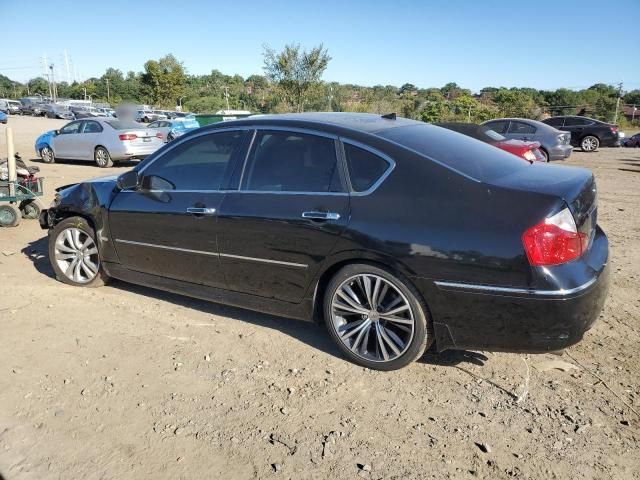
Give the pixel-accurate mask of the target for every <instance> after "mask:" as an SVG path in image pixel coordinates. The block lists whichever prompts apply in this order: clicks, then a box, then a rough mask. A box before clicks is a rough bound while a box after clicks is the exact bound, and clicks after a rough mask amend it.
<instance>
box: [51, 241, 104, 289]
mask: <svg viewBox="0 0 640 480" xmlns="http://www.w3.org/2000/svg"><path fill="white" fill-rule="evenodd" d="M54 256H55V261H56V263H57V265H58V267H59V268H60V271H61V272H62V273H64V275H65V277H67V278H68V279H69V280H71V281H73V282H76V283H89V282H90V281H91V280H93V279H94V278H96V275H98V271H99V269H100V259H99V257H98V247H96V244H95V242H94V240H93V238H91V236H90V235H89V234H87V233H86V232H84V231H83V230H80V229H79V228H66V229H64V230H62V231H61V232H60V233H59V234H58V238H56V243H55V247H54Z"/></svg>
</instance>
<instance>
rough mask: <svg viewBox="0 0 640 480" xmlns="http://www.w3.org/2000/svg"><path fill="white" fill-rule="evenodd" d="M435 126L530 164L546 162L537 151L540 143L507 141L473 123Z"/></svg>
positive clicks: (450, 123) (448, 123)
mask: <svg viewBox="0 0 640 480" xmlns="http://www.w3.org/2000/svg"><path fill="white" fill-rule="evenodd" d="M435 125H437V126H439V127H442V128H446V129H449V130H453V131H455V132H458V133H462V134H464V135H467V136H468V137H473V138H475V139H476V140H480V141H482V142H485V143H490V144H491V145H493V146H494V147H498V148H499V149H501V150H505V151H507V152H509V153H513V154H514V155H516V156H518V157H520V158H523V159H525V160H527V161H528V162H530V163H533V162H546V161H547V160H546V158H545V156H544V155H543V154H542V152H540V150H539V149H540V142H525V141H523V140H509V139H508V138H505V137H503V136H502V135H500V134H499V133H496V132H494V131H493V130H491V129H490V128H488V127H485V126H483V125H476V124H475V123H460V122H446V123H436V124H435Z"/></svg>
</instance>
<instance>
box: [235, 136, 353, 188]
mask: <svg viewBox="0 0 640 480" xmlns="http://www.w3.org/2000/svg"><path fill="white" fill-rule="evenodd" d="M253 145H254V146H253V147H252V152H251V155H250V156H249V161H248V163H247V166H246V173H245V178H246V180H245V181H244V188H245V189H246V190H260V191H276V192H335V191H341V190H342V189H341V185H340V174H339V170H338V160H337V157H336V149H335V143H334V141H333V140H332V139H330V138H326V137H320V136H316V135H307V134H303V133H292V132H270V131H259V132H258V133H257V135H256V138H255V140H254V144H253Z"/></svg>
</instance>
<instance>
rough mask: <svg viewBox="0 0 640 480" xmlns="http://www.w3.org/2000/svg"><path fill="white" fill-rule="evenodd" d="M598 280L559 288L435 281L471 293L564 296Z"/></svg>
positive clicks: (448, 288) (439, 285)
mask: <svg viewBox="0 0 640 480" xmlns="http://www.w3.org/2000/svg"><path fill="white" fill-rule="evenodd" d="M597 280H598V277H593V278H592V279H590V280H589V281H587V282H585V283H583V284H582V285H578V286H577V287H574V288H569V289H566V290H565V289H559V290H537V289H530V288H516V287H498V286H494V285H476V284H471V283H458V282H445V281H440V280H437V281H435V282H434V283H435V284H436V286H437V287H438V288H441V289H442V290H456V291H457V290H460V291H466V290H470V291H471V292H470V293H473V292H484V293H492V292H493V293H502V294H517V295H531V296H541V297H564V296H568V295H572V294H574V293H578V292H581V291H582V290H586V289H587V288H589V287H590V286H591V285H593V284H594V283H595V282H596V281H597Z"/></svg>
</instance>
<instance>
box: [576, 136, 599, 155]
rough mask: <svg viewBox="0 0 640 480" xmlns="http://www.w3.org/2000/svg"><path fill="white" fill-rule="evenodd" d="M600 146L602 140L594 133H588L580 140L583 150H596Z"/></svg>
mask: <svg viewBox="0 0 640 480" xmlns="http://www.w3.org/2000/svg"><path fill="white" fill-rule="evenodd" d="M599 146H600V140H598V137H594V136H593V135H587V136H586V137H584V138H583V139H582V140H580V148H581V149H582V151H583V152H595V151H596V150H597V149H598V147H599Z"/></svg>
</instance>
